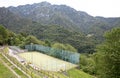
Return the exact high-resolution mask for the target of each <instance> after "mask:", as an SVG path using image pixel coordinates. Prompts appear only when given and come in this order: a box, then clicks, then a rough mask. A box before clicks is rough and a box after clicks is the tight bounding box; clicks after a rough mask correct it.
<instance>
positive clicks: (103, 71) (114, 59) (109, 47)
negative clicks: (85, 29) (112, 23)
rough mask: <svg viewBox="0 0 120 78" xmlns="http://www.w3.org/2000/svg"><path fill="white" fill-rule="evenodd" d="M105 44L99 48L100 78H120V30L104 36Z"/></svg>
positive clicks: (109, 32)
mask: <svg viewBox="0 0 120 78" xmlns="http://www.w3.org/2000/svg"><path fill="white" fill-rule="evenodd" d="M104 37H105V42H104V43H103V44H101V45H100V46H99V47H98V48H97V54H98V55H99V58H97V59H98V61H97V65H98V68H99V69H98V74H100V76H99V78H120V28H115V29H112V30H111V31H108V32H106V33H105V35H104Z"/></svg>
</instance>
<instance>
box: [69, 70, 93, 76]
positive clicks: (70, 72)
mask: <svg viewBox="0 0 120 78" xmlns="http://www.w3.org/2000/svg"><path fill="white" fill-rule="evenodd" d="M68 73H69V75H70V78H94V77H93V76H91V75H89V74H87V73H85V72H82V71H80V70H78V69H71V70H69V71H68Z"/></svg>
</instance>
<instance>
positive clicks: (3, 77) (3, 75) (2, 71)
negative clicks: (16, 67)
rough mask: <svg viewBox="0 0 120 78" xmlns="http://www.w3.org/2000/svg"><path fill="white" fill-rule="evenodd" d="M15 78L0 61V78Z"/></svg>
mask: <svg viewBox="0 0 120 78" xmlns="http://www.w3.org/2000/svg"><path fill="white" fill-rule="evenodd" d="M10 77H11V78H15V77H16V76H15V75H14V74H13V73H12V72H11V71H10V70H9V69H8V68H7V67H6V66H4V65H3V63H2V62H1V61H0V78H10Z"/></svg>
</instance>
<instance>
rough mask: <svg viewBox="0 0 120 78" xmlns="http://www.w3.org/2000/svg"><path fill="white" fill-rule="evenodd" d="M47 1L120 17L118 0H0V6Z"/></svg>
mask: <svg viewBox="0 0 120 78" xmlns="http://www.w3.org/2000/svg"><path fill="white" fill-rule="evenodd" d="M43 1H47V2H50V3H51V4H57V5H61V4H63V5H67V6H70V7H72V8H74V9H76V10H77V11H84V12H87V13H88V14H89V15H92V16H102V17H120V0H0V7H3V6H4V7H8V6H18V5H25V4H33V3H39V2H43Z"/></svg>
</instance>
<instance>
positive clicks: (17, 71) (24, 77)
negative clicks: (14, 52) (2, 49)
mask: <svg viewBox="0 0 120 78" xmlns="http://www.w3.org/2000/svg"><path fill="white" fill-rule="evenodd" d="M0 58H1V59H2V60H3V61H4V62H5V63H6V64H7V65H8V66H9V67H12V69H13V70H14V71H15V72H16V73H17V74H18V75H20V76H21V77H22V78H27V76H26V75H24V74H23V73H22V72H21V71H20V70H18V69H17V68H16V67H15V66H13V65H12V64H11V63H10V62H9V61H8V60H6V59H5V58H4V57H3V56H2V55H1V54H0ZM1 64H2V63H1ZM0 71H1V69H0ZM10 72H11V71H10ZM5 73H6V72H5ZM11 73H12V72H11ZM6 74H7V73H6ZM0 76H1V75H0ZM0 78H9V77H0ZM10 78H15V77H10Z"/></svg>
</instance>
